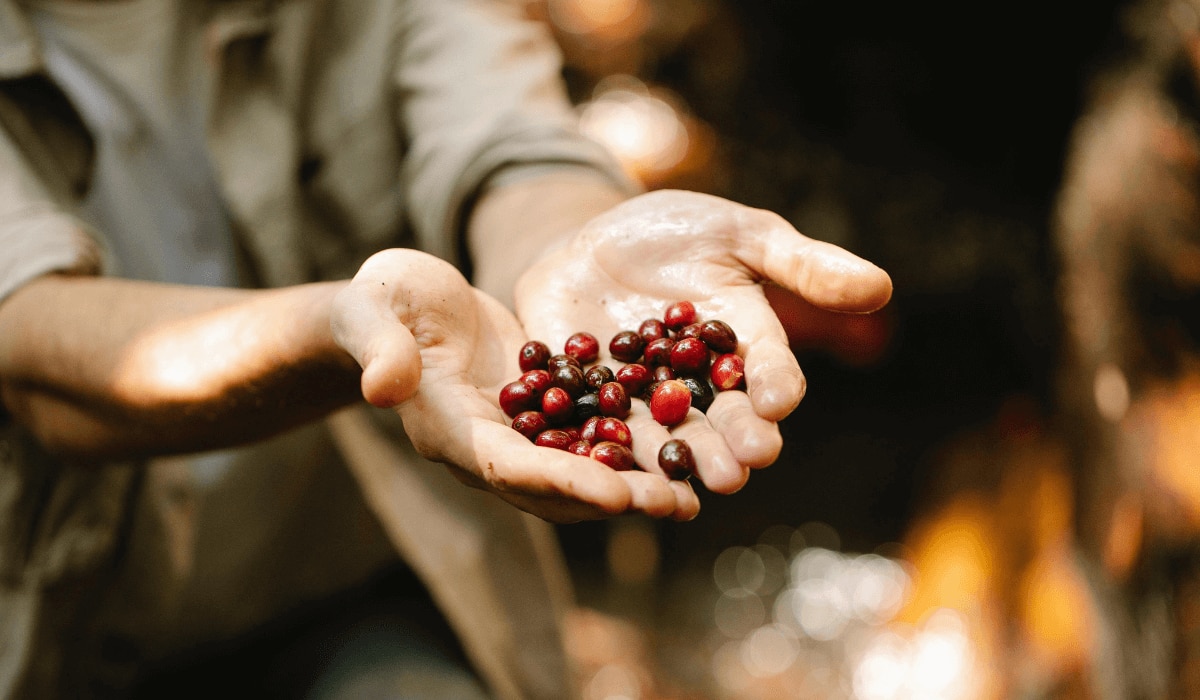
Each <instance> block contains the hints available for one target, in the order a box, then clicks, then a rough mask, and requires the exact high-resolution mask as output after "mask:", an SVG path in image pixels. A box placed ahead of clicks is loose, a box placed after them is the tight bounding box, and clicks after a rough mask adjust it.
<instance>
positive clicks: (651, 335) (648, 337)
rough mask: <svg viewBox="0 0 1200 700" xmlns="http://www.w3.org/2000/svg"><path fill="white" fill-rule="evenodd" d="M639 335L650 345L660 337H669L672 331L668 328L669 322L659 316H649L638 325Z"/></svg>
mask: <svg viewBox="0 0 1200 700" xmlns="http://www.w3.org/2000/svg"><path fill="white" fill-rule="evenodd" d="M638 335H640V336H642V340H644V341H645V342H646V344H647V345H649V344H650V343H653V342H654V341H656V340H658V339H659V338H669V337H670V331H668V330H667V324H665V323H663V322H662V321H660V320H658V319H657V318H648V319H646V320H645V321H642V325H640V326H638Z"/></svg>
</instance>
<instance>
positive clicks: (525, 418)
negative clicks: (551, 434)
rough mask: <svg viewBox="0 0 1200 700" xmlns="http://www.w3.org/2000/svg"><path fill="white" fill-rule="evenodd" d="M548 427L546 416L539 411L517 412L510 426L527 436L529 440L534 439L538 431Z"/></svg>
mask: <svg viewBox="0 0 1200 700" xmlns="http://www.w3.org/2000/svg"><path fill="white" fill-rule="evenodd" d="M549 427H550V424H549V423H547V422H546V417H545V416H543V415H542V413H541V411H522V412H520V413H518V414H517V415H516V416H515V417H514V418H513V420H512V428H513V430H515V431H517V432H518V433H520V434H522V435H524V436H525V437H527V438H529V440H530V441H532V440H536V439H537V436H538V434H539V433H541V432H542V431H543V430H546V429H547V428H549Z"/></svg>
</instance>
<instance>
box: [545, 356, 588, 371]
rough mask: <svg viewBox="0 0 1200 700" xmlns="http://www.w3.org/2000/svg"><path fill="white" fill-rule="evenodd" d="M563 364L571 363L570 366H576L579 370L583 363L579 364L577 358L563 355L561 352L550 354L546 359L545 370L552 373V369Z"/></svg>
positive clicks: (581, 368)
mask: <svg viewBox="0 0 1200 700" xmlns="http://www.w3.org/2000/svg"><path fill="white" fill-rule="evenodd" d="M564 365H571V366H572V367H578V368H579V369H580V370H581V371H582V370H583V365H581V364H579V360H576V359H575V358H574V357H571V356H570V355H564V354H562V353H559V354H558V355H551V356H550V359H549V360H547V361H546V370H547V371H549V372H550V374H554V370H556V369H558V368H559V367H562V366H564Z"/></svg>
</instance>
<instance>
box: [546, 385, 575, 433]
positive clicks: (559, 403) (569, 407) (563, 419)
mask: <svg viewBox="0 0 1200 700" xmlns="http://www.w3.org/2000/svg"><path fill="white" fill-rule="evenodd" d="M542 413H543V414H545V416H546V420H547V421H548V422H549V423H550V424H552V425H562V424H564V423H567V422H568V421H570V420H571V418H572V416H574V414H575V401H574V400H573V399H572V398H571V395H570V394H568V393H567V391H566V389H563V388H561V387H557V386H552V387H550V388H549V389H547V390H546V393H544V394H542Z"/></svg>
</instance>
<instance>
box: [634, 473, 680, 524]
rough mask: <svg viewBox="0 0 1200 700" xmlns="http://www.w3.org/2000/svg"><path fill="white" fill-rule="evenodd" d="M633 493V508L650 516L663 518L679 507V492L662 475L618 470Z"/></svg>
mask: <svg viewBox="0 0 1200 700" xmlns="http://www.w3.org/2000/svg"><path fill="white" fill-rule="evenodd" d="M619 474H620V476H621V477H623V478H624V479H625V482H626V483H627V484H629V490H630V493H632V494H633V500H632V501H631V505H632V506H633V508H634V509H636V510H638V511H640V512H642V513H645V514H646V515H648V516H650V517H652V518H665V517H667V516H669V515H672V514H673V513H675V511H676V510H678V509H679V506H680V504H679V494H678V493H677V492H676V491H675V489H673V488H672V487H671V482H670V480H669V479H667V478H666V477H664V476H660V475H658V474H651V473H649V472H643V471H627V472H620V473H619Z"/></svg>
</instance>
